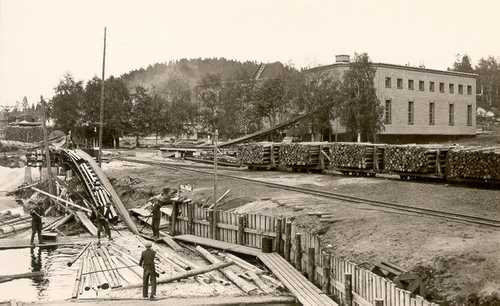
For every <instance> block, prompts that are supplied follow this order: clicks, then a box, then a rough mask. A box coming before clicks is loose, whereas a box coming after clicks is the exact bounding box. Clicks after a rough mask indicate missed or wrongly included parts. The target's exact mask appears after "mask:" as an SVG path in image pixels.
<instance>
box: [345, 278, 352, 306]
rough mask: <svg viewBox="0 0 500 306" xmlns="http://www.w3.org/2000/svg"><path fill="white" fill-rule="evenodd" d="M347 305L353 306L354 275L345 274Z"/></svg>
mask: <svg viewBox="0 0 500 306" xmlns="http://www.w3.org/2000/svg"><path fill="white" fill-rule="evenodd" d="M344 288H345V293H344V294H345V305H346V306H352V305H353V304H352V275H351V274H346V275H344Z"/></svg>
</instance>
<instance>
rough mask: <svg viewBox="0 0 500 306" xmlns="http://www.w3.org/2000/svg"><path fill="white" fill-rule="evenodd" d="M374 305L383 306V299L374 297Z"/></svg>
mask: <svg viewBox="0 0 500 306" xmlns="http://www.w3.org/2000/svg"><path fill="white" fill-rule="evenodd" d="M375 306H384V300H382V299H375Z"/></svg>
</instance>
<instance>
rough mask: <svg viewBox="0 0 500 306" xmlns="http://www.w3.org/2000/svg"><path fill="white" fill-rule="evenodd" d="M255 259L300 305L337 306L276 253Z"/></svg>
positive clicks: (262, 254) (265, 254)
mask: <svg viewBox="0 0 500 306" xmlns="http://www.w3.org/2000/svg"><path fill="white" fill-rule="evenodd" d="M257 257H258V258H259V259H260V260H261V261H262V263H264V264H265V265H266V267H267V268H269V270H271V272H273V274H274V275H275V276H276V277H277V278H278V279H279V280H280V281H281V282H282V283H283V285H285V287H286V288H287V289H288V290H290V292H291V293H292V294H293V295H295V297H296V298H297V299H298V300H299V302H300V303H301V304H302V305H304V306H308V305H311V306H316V305H317V306H320V305H335V306H336V305H338V304H337V303H335V302H334V301H333V300H332V299H330V298H329V297H328V296H327V295H326V294H325V293H323V292H322V291H321V290H320V289H319V288H317V287H316V286H315V285H314V284H313V283H311V282H310V281H309V280H308V279H307V278H305V277H304V275H302V274H301V273H300V272H299V271H297V270H296V269H295V268H294V267H293V266H292V265H291V264H290V263H289V262H287V261H286V260H285V259H284V258H283V257H281V256H280V255H279V254H278V253H261V254H259V255H258V256H257Z"/></svg>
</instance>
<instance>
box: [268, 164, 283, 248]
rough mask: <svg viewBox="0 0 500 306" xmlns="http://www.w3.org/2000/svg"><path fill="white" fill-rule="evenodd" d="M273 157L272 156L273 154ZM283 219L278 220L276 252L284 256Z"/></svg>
mask: <svg viewBox="0 0 500 306" xmlns="http://www.w3.org/2000/svg"><path fill="white" fill-rule="evenodd" d="M271 155H272V154H271ZM282 220H283V219H282V218H278V219H277V220H276V249H275V251H276V252H278V254H280V255H283V249H282V247H281V246H282V245H283V241H282V239H283V238H282V237H283V228H282Z"/></svg>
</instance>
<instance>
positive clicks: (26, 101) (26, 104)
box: [22, 96, 30, 112]
mask: <svg viewBox="0 0 500 306" xmlns="http://www.w3.org/2000/svg"><path fill="white" fill-rule="evenodd" d="M22 105H23V111H24V112H26V111H29V108H30V104H29V103H28V98H27V97H26V96H24V97H23V104H22Z"/></svg>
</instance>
